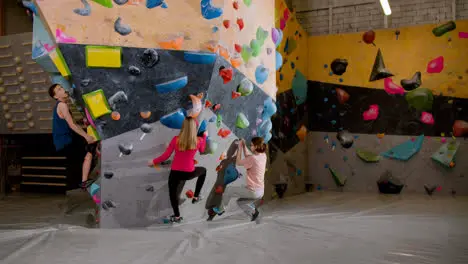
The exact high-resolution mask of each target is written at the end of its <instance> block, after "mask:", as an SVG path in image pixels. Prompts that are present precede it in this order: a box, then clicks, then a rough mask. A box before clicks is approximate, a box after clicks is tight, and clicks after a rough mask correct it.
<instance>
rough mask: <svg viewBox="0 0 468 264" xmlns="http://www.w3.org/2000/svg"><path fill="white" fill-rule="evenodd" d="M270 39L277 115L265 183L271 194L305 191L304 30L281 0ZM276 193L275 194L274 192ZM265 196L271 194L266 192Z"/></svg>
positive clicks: (305, 54) (305, 59) (276, 8)
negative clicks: (276, 90)
mask: <svg viewBox="0 0 468 264" xmlns="http://www.w3.org/2000/svg"><path fill="white" fill-rule="evenodd" d="M271 37H272V40H273V42H274V43H275V46H276V51H275V53H276V54H275V56H276V70H277V71H276V83H277V86H278V93H277V95H276V104H277V108H278V112H277V114H276V115H275V116H274V118H273V119H272V122H273V133H272V134H273V137H272V141H271V143H270V146H269V149H270V163H271V166H270V168H269V170H268V177H267V179H268V181H269V183H270V184H268V185H267V186H272V185H273V186H274V187H273V189H272V193H273V194H274V196H276V195H279V196H282V194H283V193H282V192H283V190H282V189H281V188H284V187H286V186H287V190H286V192H285V193H284V195H292V194H298V193H301V192H303V191H304V177H305V172H306V171H307V144H305V135H306V133H307V130H306V127H305V126H304V125H305V124H306V122H307V114H306V113H307V78H306V76H307V65H308V62H307V61H308V60H307V55H308V53H307V49H308V47H307V39H308V36H307V33H306V32H305V31H304V30H303V29H302V28H301V26H300V25H299V23H298V22H297V20H296V16H295V14H294V13H292V11H290V10H289V9H288V7H287V6H286V4H285V2H284V1H283V0H279V1H276V4H275V29H273V32H272V36H271ZM276 188H278V189H277V190H276ZM275 192H276V193H275ZM267 197H270V196H269V195H267Z"/></svg>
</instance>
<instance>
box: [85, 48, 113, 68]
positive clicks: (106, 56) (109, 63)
mask: <svg viewBox="0 0 468 264" xmlns="http://www.w3.org/2000/svg"><path fill="white" fill-rule="evenodd" d="M85 54H86V67H90V68H91V67H96V68H120V67H121V66H122V60H121V58H122V48H121V47H106V46H86V48H85Z"/></svg>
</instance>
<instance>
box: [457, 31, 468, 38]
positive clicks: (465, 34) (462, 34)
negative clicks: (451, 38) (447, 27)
mask: <svg viewBox="0 0 468 264" xmlns="http://www.w3.org/2000/svg"><path fill="white" fill-rule="evenodd" d="M458 38H461V39H465V38H468V32H458Z"/></svg>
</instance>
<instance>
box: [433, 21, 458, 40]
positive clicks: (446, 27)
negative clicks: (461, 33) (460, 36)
mask: <svg viewBox="0 0 468 264" xmlns="http://www.w3.org/2000/svg"><path fill="white" fill-rule="evenodd" d="M456 28H457V25H456V24H455V22H454V21H449V22H447V23H445V24H443V25H440V26H438V27H435V28H434V29H433V30H432V34H434V36H436V37H441V36H443V35H444V34H445V33H447V32H450V31H452V30H454V29H456Z"/></svg>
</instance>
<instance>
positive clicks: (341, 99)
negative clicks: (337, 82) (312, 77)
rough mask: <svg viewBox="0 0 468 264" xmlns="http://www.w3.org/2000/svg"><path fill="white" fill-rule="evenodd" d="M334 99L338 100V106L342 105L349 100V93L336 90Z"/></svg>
mask: <svg viewBox="0 0 468 264" xmlns="http://www.w3.org/2000/svg"><path fill="white" fill-rule="evenodd" d="M335 90H336V97H337V98H338V102H339V103H340V104H344V103H346V102H347V101H348V100H349V93H347V92H346V91H345V90H343V89H341V88H336V89H335Z"/></svg>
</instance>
